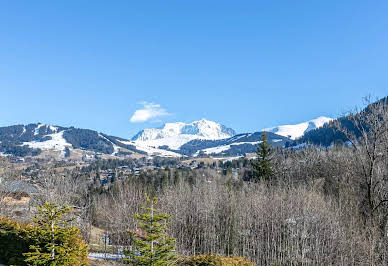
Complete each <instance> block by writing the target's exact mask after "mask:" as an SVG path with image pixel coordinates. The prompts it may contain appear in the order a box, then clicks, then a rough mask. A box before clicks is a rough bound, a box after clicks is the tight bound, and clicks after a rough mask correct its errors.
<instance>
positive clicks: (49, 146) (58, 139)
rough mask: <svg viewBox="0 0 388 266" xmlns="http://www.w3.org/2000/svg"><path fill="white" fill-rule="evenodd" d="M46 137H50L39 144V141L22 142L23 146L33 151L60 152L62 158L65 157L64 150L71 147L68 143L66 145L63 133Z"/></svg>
mask: <svg viewBox="0 0 388 266" xmlns="http://www.w3.org/2000/svg"><path fill="white" fill-rule="evenodd" d="M38 129H39V128H38ZM47 136H49V137H51V139H49V140H46V141H41V142H40V141H30V142H24V143H23V145H27V146H28V147H30V148H34V149H41V150H56V151H60V152H61V155H62V156H63V157H64V156H65V148H66V147H67V148H72V147H73V146H72V145H71V144H70V143H68V142H67V141H66V140H65V139H64V138H63V131H61V132H59V133H54V134H49V135H47Z"/></svg>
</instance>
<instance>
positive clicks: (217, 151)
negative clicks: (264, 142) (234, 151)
mask: <svg viewBox="0 0 388 266" xmlns="http://www.w3.org/2000/svg"><path fill="white" fill-rule="evenodd" d="M260 142H261V141H254V142H235V143H232V144H228V145H222V146H217V147H213V148H207V149H203V150H199V151H197V152H196V153H195V154H194V155H193V156H194V157H196V156H198V155H199V154H200V153H202V152H203V153H204V154H207V155H210V154H220V153H222V152H224V151H227V150H229V149H230V148H231V146H238V145H243V144H251V145H257V144H259V143H260Z"/></svg>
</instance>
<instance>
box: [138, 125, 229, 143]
mask: <svg viewBox="0 0 388 266" xmlns="http://www.w3.org/2000/svg"><path fill="white" fill-rule="evenodd" d="M235 134H236V132H235V131H234V130H233V129H231V128H227V127H226V126H224V125H221V124H219V123H217V122H214V121H210V120H207V119H205V118H202V119H201V120H197V121H193V122H191V123H184V122H175V123H166V124H165V125H164V126H163V127H161V128H147V129H143V130H142V131H140V132H139V133H137V134H136V135H135V136H134V137H133V138H132V140H134V141H137V142H146V143H147V144H148V145H150V146H155V147H160V146H168V147H169V148H171V149H179V147H180V146H182V145H183V144H185V143H187V142H189V141H191V140H193V139H206V140H218V139H226V138H229V137H232V136H234V135H235Z"/></svg>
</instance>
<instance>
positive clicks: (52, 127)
mask: <svg viewBox="0 0 388 266" xmlns="http://www.w3.org/2000/svg"><path fill="white" fill-rule="evenodd" d="M49 128H50V129H51V131H54V132H57V131H58V128H57V127H54V126H49Z"/></svg>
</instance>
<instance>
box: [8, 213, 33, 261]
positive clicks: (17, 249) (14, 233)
mask: <svg viewBox="0 0 388 266" xmlns="http://www.w3.org/2000/svg"><path fill="white" fill-rule="evenodd" d="M32 231H33V227H32V226H31V225H27V224H21V223H18V222H15V221H12V220H11V219H8V218H4V217H0V264H5V265H27V263H26V262H25V261H24V260H25V257H24V255H23V253H25V252H28V251H29V247H30V245H31V244H32V240H31V238H30V235H31V233H32Z"/></svg>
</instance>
